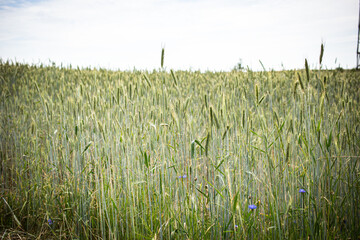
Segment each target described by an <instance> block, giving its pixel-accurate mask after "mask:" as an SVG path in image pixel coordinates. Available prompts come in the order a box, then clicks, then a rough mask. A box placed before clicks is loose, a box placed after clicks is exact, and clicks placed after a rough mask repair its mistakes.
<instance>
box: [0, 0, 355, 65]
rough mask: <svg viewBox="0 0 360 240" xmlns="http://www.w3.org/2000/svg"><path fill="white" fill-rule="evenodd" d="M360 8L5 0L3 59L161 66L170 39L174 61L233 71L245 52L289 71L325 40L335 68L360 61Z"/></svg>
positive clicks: (182, 0) (230, 0)
mask: <svg viewBox="0 0 360 240" xmlns="http://www.w3.org/2000/svg"><path fill="white" fill-rule="evenodd" d="M354 9H355V10H354ZM357 11H358V8H357V3H354V1H349V0H344V1H341V2H340V1H334V0H331V1H324V0H319V1H310V0H304V1H294V0H289V1H284V0H274V1H265V0H257V1H249V0H247V1H234V0H225V1H214V0H209V1H205V0H173V1H170V0H150V1H145V0H140V1H97V0H89V1H84V0H83V1H71V0H65V1H60V0H51V1H20V2H18V3H17V4H16V3H15V2H10V4H8V5H6V4H4V3H2V2H0V17H1V19H2V24H1V26H0V52H1V54H2V55H1V56H0V57H2V58H3V59H4V58H12V59H14V58H15V57H16V58H17V59H18V60H22V59H23V60H25V61H28V62H29V61H30V62H31V61H33V62H37V61H39V60H40V61H43V62H44V61H47V59H51V60H53V61H56V62H58V63H60V62H63V63H65V64H70V63H71V64H72V65H80V66H89V65H91V66H102V67H111V68H118V67H119V68H121V69H124V68H127V69H132V68H133V67H136V68H138V69H139V68H140V69H143V68H147V69H153V68H158V67H159V66H160V50H161V46H162V45H165V48H166V49H165V51H166V52H165V65H166V66H167V67H168V68H175V69H189V68H192V69H199V68H200V69H202V70H206V69H210V70H230V69H231V68H232V67H233V66H234V65H235V64H236V63H237V61H238V60H239V58H242V59H243V62H244V64H249V65H250V66H251V67H253V68H260V64H259V63H258V60H259V59H261V60H262V61H263V62H264V64H265V65H266V67H269V68H277V69H279V68H280V69H281V63H282V62H283V63H284V65H285V66H286V67H288V68H300V67H303V62H304V58H305V57H307V58H309V59H310V62H312V63H313V64H314V65H316V61H317V59H318V54H319V49H320V44H321V41H325V42H326V49H325V56H324V61H325V62H326V59H329V61H328V62H326V63H327V64H329V66H331V64H332V62H333V59H334V58H335V57H338V58H339V60H340V59H341V61H342V64H344V65H349V66H350V67H352V66H354V64H355V62H354V61H353V60H354V59H355V55H354V54H355V49H356V40H357V39H356V37H357V21H358V19H357V17H358V12H357ZM351 39H354V42H353V44H352V45H351ZM350 55H354V56H353V57H350ZM327 57H328V58H327ZM332 66H334V65H332Z"/></svg>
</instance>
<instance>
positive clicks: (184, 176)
mask: <svg viewBox="0 0 360 240" xmlns="http://www.w3.org/2000/svg"><path fill="white" fill-rule="evenodd" d="M186 177H187V176H186V174H184V175H183V176H178V178H186Z"/></svg>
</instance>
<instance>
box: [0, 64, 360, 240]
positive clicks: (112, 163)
mask: <svg viewBox="0 0 360 240" xmlns="http://www.w3.org/2000/svg"><path fill="white" fill-rule="evenodd" d="M0 82H1V85H0V94H1V95H0V97H1V101H0V111H1V115H0V118H1V130H0V151H1V152H0V153H1V155H0V157H1V158H0V159H1V167H0V170H1V172H0V184H1V188H0V194H1V199H0V201H1V207H0V230H1V231H0V232H1V236H2V237H3V238H4V239H10V238H15V237H16V236H17V235H18V236H21V237H26V238H27V239H33V238H38V239H251V238H253V239H301V238H302V239H308V238H310V239H335V238H339V239H347V238H349V239H350V238H351V239H358V238H360V228H359V226H360V206H359V203H360V166H359V159H360V154H359V153H360V125H359V124H360V104H359V101H360V100H359V97H360V94H359V91H360V90H359V89H360V72H356V71H350V70H346V71H340V70H337V71H320V70H310V71H308V72H307V71H306V70H298V71H282V72H264V71H263V72H252V71H250V70H249V71H246V72H235V71H234V72H217V73H213V72H206V73H200V72H196V71H193V72H191V71H177V72H165V71H162V70H159V71H154V72H144V71H135V70H134V71H132V72H120V71H108V70H91V69H82V70H79V69H66V68H59V67H55V66H52V67H51V66H48V67H45V66H44V67H41V66H29V65H24V64H18V63H17V64H15V63H8V62H4V61H2V62H1V63H0ZM184 175H186V176H184ZM179 176H183V177H181V178H179ZM300 189H304V190H305V191H306V192H305V193H300V192H299V190H300ZM251 204H252V205H256V207H257V208H256V209H254V210H251V209H249V205H251ZM49 219H51V221H52V222H50V224H49V222H48V220H49Z"/></svg>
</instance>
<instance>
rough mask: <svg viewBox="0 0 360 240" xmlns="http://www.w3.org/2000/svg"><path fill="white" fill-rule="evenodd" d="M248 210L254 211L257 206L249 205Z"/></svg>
mask: <svg viewBox="0 0 360 240" xmlns="http://www.w3.org/2000/svg"><path fill="white" fill-rule="evenodd" d="M249 208H250V209H251V210H254V209H256V208H257V206H256V205H253V204H251V205H249Z"/></svg>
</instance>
